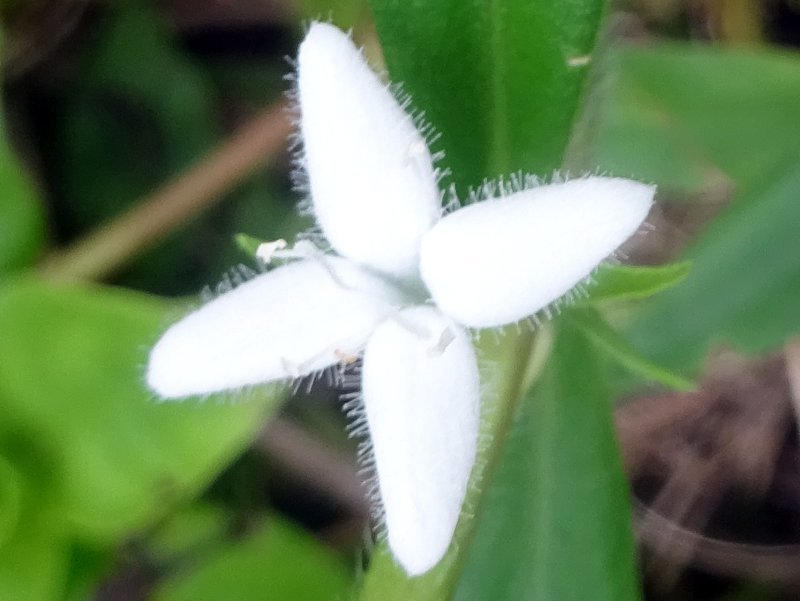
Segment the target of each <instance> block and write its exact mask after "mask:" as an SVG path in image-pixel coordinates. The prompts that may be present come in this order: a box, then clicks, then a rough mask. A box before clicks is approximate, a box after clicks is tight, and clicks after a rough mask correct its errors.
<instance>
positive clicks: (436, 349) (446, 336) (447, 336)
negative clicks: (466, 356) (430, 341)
mask: <svg viewBox="0 0 800 601" xmlns="http://www.w3.org/2000/svg"><path fill="white" fill-rule="evenodd" d="M455 339H456V335H455V332H453V330H451V329H450V328H445V329H444V330H442V333H441V334H440V335H439V340H438V342H437V343H436V344H435V345H434V346H432V347H430V348H429V349H428V356H429V357H438V356H439V355H441V354H442V353H444V352H445V351H446V350H447V347H448V346H450V343H451V342H453V340H455Z"/></svg>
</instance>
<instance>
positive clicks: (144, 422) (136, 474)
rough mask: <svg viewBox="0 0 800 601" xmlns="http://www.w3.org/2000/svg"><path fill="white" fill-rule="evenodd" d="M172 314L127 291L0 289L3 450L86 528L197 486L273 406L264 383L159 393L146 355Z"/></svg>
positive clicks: (95, 533)
mask: <svg viewBox="0 0 800 601" xmlns="http://www.w3.org/2000/svg"><path fill="white" fill-rule="evenodd" d="M167 320H168V311H167V307H166V306H165V305H164V304H162V303H160V302H157V301H155V300H153V299H150V298H147V297H143V296H141V295H135V294H133V293H126V292H122V291H112V290H109V289H101V288H92V287H51V286H47V285H45V284H41V283H37V282H35V281H21V282H15V283H14V284H9V285H8V286H6V287H5V288H4V289H3V290H2V291H0V356H2V357H3V361H2V362H0V398H2V404H0V450H2V451H3V454H4V456H5V457H6V458H7V459H8V460H9V461H11V462H12V463H14V465H15V467H16V469H17V470H19V471H21V472H22V473H23V474H24V475H25V476H26V477H28V478H30V479H31V480H32V481H34V482H36V487H37V489H38V490H40V494H41V495H42V496H46V497H48V498H50V501H51V502H52V503H54V504H55V505H56V506H57V508H58V512H59V513H60V514H61V515H64V516H65V517H66V519H67V520H68V522H69V524H70V527H71V528H74V530H75V531H76V533H77V534H78V535H79V536H80V537H82V538H85V539H93V540H98V541H117V540H118V539H119V537H121V536H123V535H124V534H126V533H128V532H130V531H131V530H132V529H135V528H139V527H142V526H143V525H145V524H147V523H149V522H151V521H152V520H153V519H155V518H156V517H158V516H160V515H162V514H164V512H166V511H167V510H168V509H169V508H171V507H172V506H174V504H175V503H176V502H178V501H180V500H182V499H185V498H186V497H187V496H189V495H191V494H194V493H196V492H197V490H199V489H200V488H202V487H203V486H205V485H207V484H208V482H209V481H210V479H211V478H212V477H213V476H214V475H215V474H216V473H217V471H218V470H219V469H220V468H221V467H222V466H224V465H225V464H226V463H227V462H229V461H230V460H231V459H232V458H233V457H234V456H235V455H236V454H237V453H239V452H240V451H241V450H242V448H243V447H244V445H246V444H247V442H248V441H249V440H250V439H251V437H252V436H253V435H254V433H255V432H256V431H257V429H258V428H259V426H260V424H261V422H262V420H263V417H264V412H265V408H266V407H274V406H275V398H274V397H269V396H268V395H265V394H264V391H263V390H260V391H259V390H254V391H253V393H252V395H245V396H244V397H242V398H241V399H240V400H237V401H236V402H233V401H227V402H224V401H220V400H219V399H214V398H211V399H206V400H188V401H184V402H170V403H160V402H158V401H157V399H154V398H153V397H152V395H151V394H150V393H148V392H147V391H146V390H145V388H144V383H143V378H144V365H145V363H146V359H147V352H148V348H149V346H150V345H151V344H152V343H153V341H154V340H155V339H156V338H157V336H158V334H159V333H160V332H161V331H162V330H163V328H164V327H165V326H166V325H167V323H168V321H167ZM248 396H250V397H254V398H246V397H248ZM256 399H258V400H256Z"/></svg>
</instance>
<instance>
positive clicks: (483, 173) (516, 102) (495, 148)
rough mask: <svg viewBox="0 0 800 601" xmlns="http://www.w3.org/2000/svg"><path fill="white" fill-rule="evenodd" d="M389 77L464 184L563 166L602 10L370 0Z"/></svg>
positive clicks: (524, 1) (580, 2)
mask: <svg viewBox="0 0 800 601" xmlns="http://www.w3.org/2000/svg"><path fill="white" fill-rule="evenodd" d="M372 9H373V13H374V15H375V21H376V24H377V28H378V33H379V35H380V39H381V45H382V46H383V49H384V55H385V57H386V63H387V65H388V67H389V73H390V75H391V78H392V81H395V82H401V83H402V84H403V86H404V90H405V91H406V92H408V93H409V94H410V95H411V98H412V106H414V107H416V108H417V109H419V110H420V111H422V112H424V115H425V118H426V120H428V121H430V123H431V124H432V125H433V126H434V127H435V129H436V130H437V131H438V132H440V133H441V134H442V137H441V146H442V148H443V150H444V152H445V159H444V163H443V165H444V166H445V167H448V168H449V169H450V170H451V171H452V178H453V181H454V182H455V183H456V184H457V186H458V187H459V189H460V190H461V191H462V192H463V191H464V190H465V189H466V188H467V187H470V186H472V187H474V186H478V185H480V184H481V182H482V181H483V180H484V179H485V178H490V179H491V178H496V177H499V176H508V175H510V174H511V173H513V172H515V171H523V172H525V173H537V174H539V175H549V174H550V172H551V171H552V170H554V169H558V168H560V167H561V166H562V163H563V161H564V156H565V152H566V149H567V144H568V142H569V140H570V138H571V136H572V134H573V125H574V123H575V121H576V117H577V114H578V109H579V106H580V101H581V97H582V93H583V90H584V85H585V82H586V77H585V75H586V72H587V68H588V65H589V64H591V59H592V57H593V52H594V50H595V43H596V38H597V32H598V27H599V23H600V19H601V16H602V13H603V3H602V2H601V1H599V0H575V1H573V2H569V3H567V4H559V5H555V4H553V3H552V2H549V1H546V0H507V1H504V2H495V1H490V0H476V1H473V2H464V1H463V0H437V1H435V2H430V1H427V2H422V1H420V0H416V1H408V0H373V1H372Z"/></svg>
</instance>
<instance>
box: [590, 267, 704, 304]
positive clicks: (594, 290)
mask: <svg viewBox="0 0 800 601" xmlns="http://www.w3.org/2000/svg"><path fill="white" fill-rule="evenodd" d="M691 268H692V264H691V262H690V261H682V262H680V263H668V264H667V265H659V266H657V267H639V266H634V265H609V264H604V265H601V266H600V268H599V269H598V270H597V273H596V274H595V275H594V279H595V281H596V283H595V284H593V285H591V286H589V287H588V292H589V296H588V297H587V298H586V299H581V300H579V301H577V304H578V305H587V304H599V303H607V302H615V301H626V300H639V299H643V298H647V297H649V296H653V295H654V294H658V293H659V292H661V291H662V290H666V289H667V288H671V287H672V286H674V285H676V284H677V283H678V282H681V281H682V280H683V279H684V278H685V277H686V276H687V275H688V274H689V271H690V270H691Z"/></svg>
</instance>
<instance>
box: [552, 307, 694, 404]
mask: <svg viewBox="0 0 800 601" xmlns="http://www.w3.org/2000/svg"><path fill="white" fill-rule="evenodd" d="M565 319H567V320H569V321H570V322H571V323H572V324H573V325H574V326H575V327H577V328H578V330H579V331H580V332H581V333H582V334H583V335H584V336H586V338H587V340H588V341H589V342H591V343H593V344H594V345H595V346H596V347H597V349H598V350H600V351H603V352H604V353H606V354H608V355H609V356H610V357H611V358H613V359H614V360H615V361H617V362H618V363H619V364H620V365H622V366H623V367H625V368H626V369H628V370H629V371H630V372H631V373H632V374H634V375H636V376H639V377H640V378H643V379H644V380H646V381H653V382H659V383H660V384H663V385H664V386H667V387H668V388H673V389H675V390H684V391H687V390H694V389H695V388H696V386H695V384H694V382H692V381H691V380H687V379H685V378H683V377H681V376H679V375H678V374H675V373H672V372H671V371H669V370H667V369H664V368H663V367H659V366H658V365H656V364H655V363H653V362H652V361H650V360H649V359H647V358H646V357H645V356H644V355H642V354H641V353H640V352H639V351H637V350H636V348H634V346H633V345H632V344H631V343H630V342H628V341H627V340H626V339H625V338H624V337H623V336H622V335H621V334H620V333H619V332H617V331H616V330H615V329H614V328H612V327H611V326H610V325H609V324H608V322H606V321H605V320H604V319H603V318H602V316H601V315H600V313H598V312H597V311H595V310H593V309H575V310H571V311H569V312H568V313H567V314H566V316H565Z"/></svg>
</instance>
